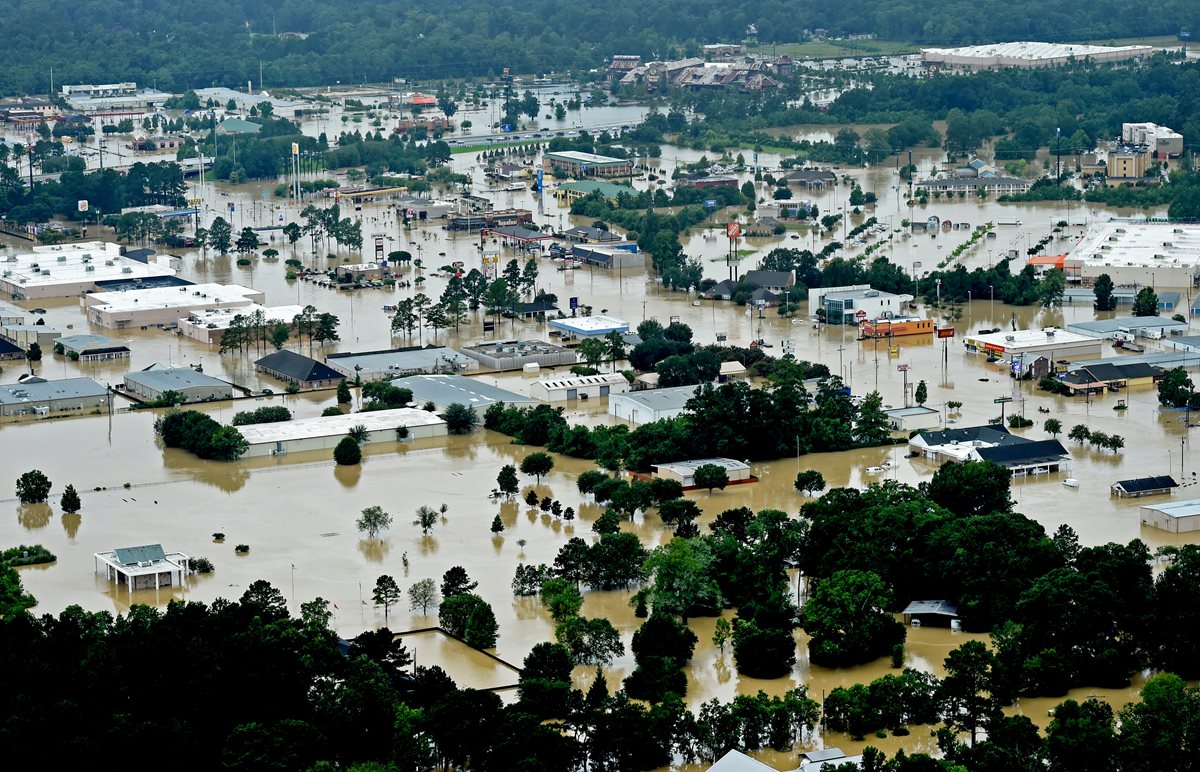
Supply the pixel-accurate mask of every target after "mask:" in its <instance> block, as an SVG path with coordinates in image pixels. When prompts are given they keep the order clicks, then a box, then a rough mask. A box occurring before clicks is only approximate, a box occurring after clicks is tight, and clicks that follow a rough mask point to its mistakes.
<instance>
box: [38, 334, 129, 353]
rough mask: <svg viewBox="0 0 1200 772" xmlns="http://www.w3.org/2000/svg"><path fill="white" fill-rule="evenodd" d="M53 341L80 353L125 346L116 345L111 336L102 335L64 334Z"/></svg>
mask: <svg viewBox="0 0 1200 772" xmlns="http://www.w3.org/2000/svg"><path fill="white" fill-rule="evenodd" d="M54 342H55V343H61V344H62V346H63V348H64V349H68V350H70V351H78V352H79V353H81V354H82V353H84V352H86V351H91V350H92V349H98V348H104V349H111V348H125V346H118V345H117V344H116V343H115V342H113V340H112V339H111V338H107V337H105V336H103V335H64V336H63V337H61V338H58V339H57V340H55V341H54Z"/></svg>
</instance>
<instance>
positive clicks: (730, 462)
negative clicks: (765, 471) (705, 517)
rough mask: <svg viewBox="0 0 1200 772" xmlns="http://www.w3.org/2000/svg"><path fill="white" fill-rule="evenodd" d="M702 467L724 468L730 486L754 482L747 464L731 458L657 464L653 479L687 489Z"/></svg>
mask: <svg viewBox="0 0 1200 772" xmlns="http://www.w3.org/2000/svg"><path fill="white" fill-rule="evenodd" d="M693 388H694V387H693ZM702 466H719V467H724V469H725V472H726V474H728V475H729V482H730V484H733V483H739V482H753V481H754V480H755V478H754V476H753V475H751V474H750V465H749V464H747V463H745V462H744V461H736V460H734V459H732V458H697V459H692V460H690V461H672V462H671V463H669V464H657V465H655V466H654V467H652V469H653V472H654V476H655V477H661V478H663V479H664V480H675V481H677V482H680V483H683V487H684V488H685V489H687V488H696V487H697V485H696V470H697V469H699V468H700V467H702Z"/></svg>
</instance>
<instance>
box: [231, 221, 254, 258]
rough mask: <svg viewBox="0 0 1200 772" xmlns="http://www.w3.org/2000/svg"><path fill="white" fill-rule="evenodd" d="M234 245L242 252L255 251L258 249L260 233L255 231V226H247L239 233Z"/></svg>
mask: <svg viewBox="0 0 1200 772" xmlns="http://www.w3.org/2000/svg"><path fill="white" fill-rule="evenodd" d="M234 246H235V247H236V248H237V251H238V252H240V253H246V252H253V251H254V250H256V249H258V234H257V233H255V232H254V229H253V228H251V227H250V226H246V227H245V228H242V232H241V233H239V234H238V237H237V243H236V244H234Z"/></svg>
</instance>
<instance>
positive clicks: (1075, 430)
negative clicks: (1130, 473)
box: [1067, 383, 1162, 444]
mask: <svg viewBox="0 0 1200 772" xmlns="http://www.w3.org/2000/svg"><path fill="white" fill-rule="evenodd" d="M1160 386H1161V383H1160ZM1159 394H1160V395H1161V394H1162V389H1161V388H1160V389H1159ZM1159 399H1162V397H1161V396H1160V397H1159ZM1091 437H1092V430H1091V429H1089V428H1087V426H1085V425H1084V424H1075V425H1074V426H1072V427H1071V431H1070V433H1069V434H1067V439H1069V440H1074V441H1075V442H1078V443H1080V444H1083V443H1085V442H1087V441H1088V440H1089V439H1091Z"/></svg>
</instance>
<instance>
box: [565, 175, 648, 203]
mask: <svg viewBox="0 0 1200 772" xmlns="http://www.w3.org/2000/svg"><path fill="white" fill-rule="evenodd" d="M593 193H599V194H600V195H601V196H603V197H604V198H605V199H607V200H608V201H613V202H615V201H616V200H617V199H618V198H619V197H621V196H623V195H625V196H629V197H630V198H632V197H634V196H636V195H637V193H638V192H637V190H635V189H634V188H633V187H632V186H631V185H622V184H619V183H616V182H603V181H601V180H578V181H577V182H560V183H559V184H558V185H557V186H556V187H555V188H554V197H555V198H556V199H558V202H559V203H560V204H566V205H568V206H569V205H570V204H572V203H574V202H575V200H576V199H580V198H584V197H585V196H590V195H591V194H593Z"/></svg>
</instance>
